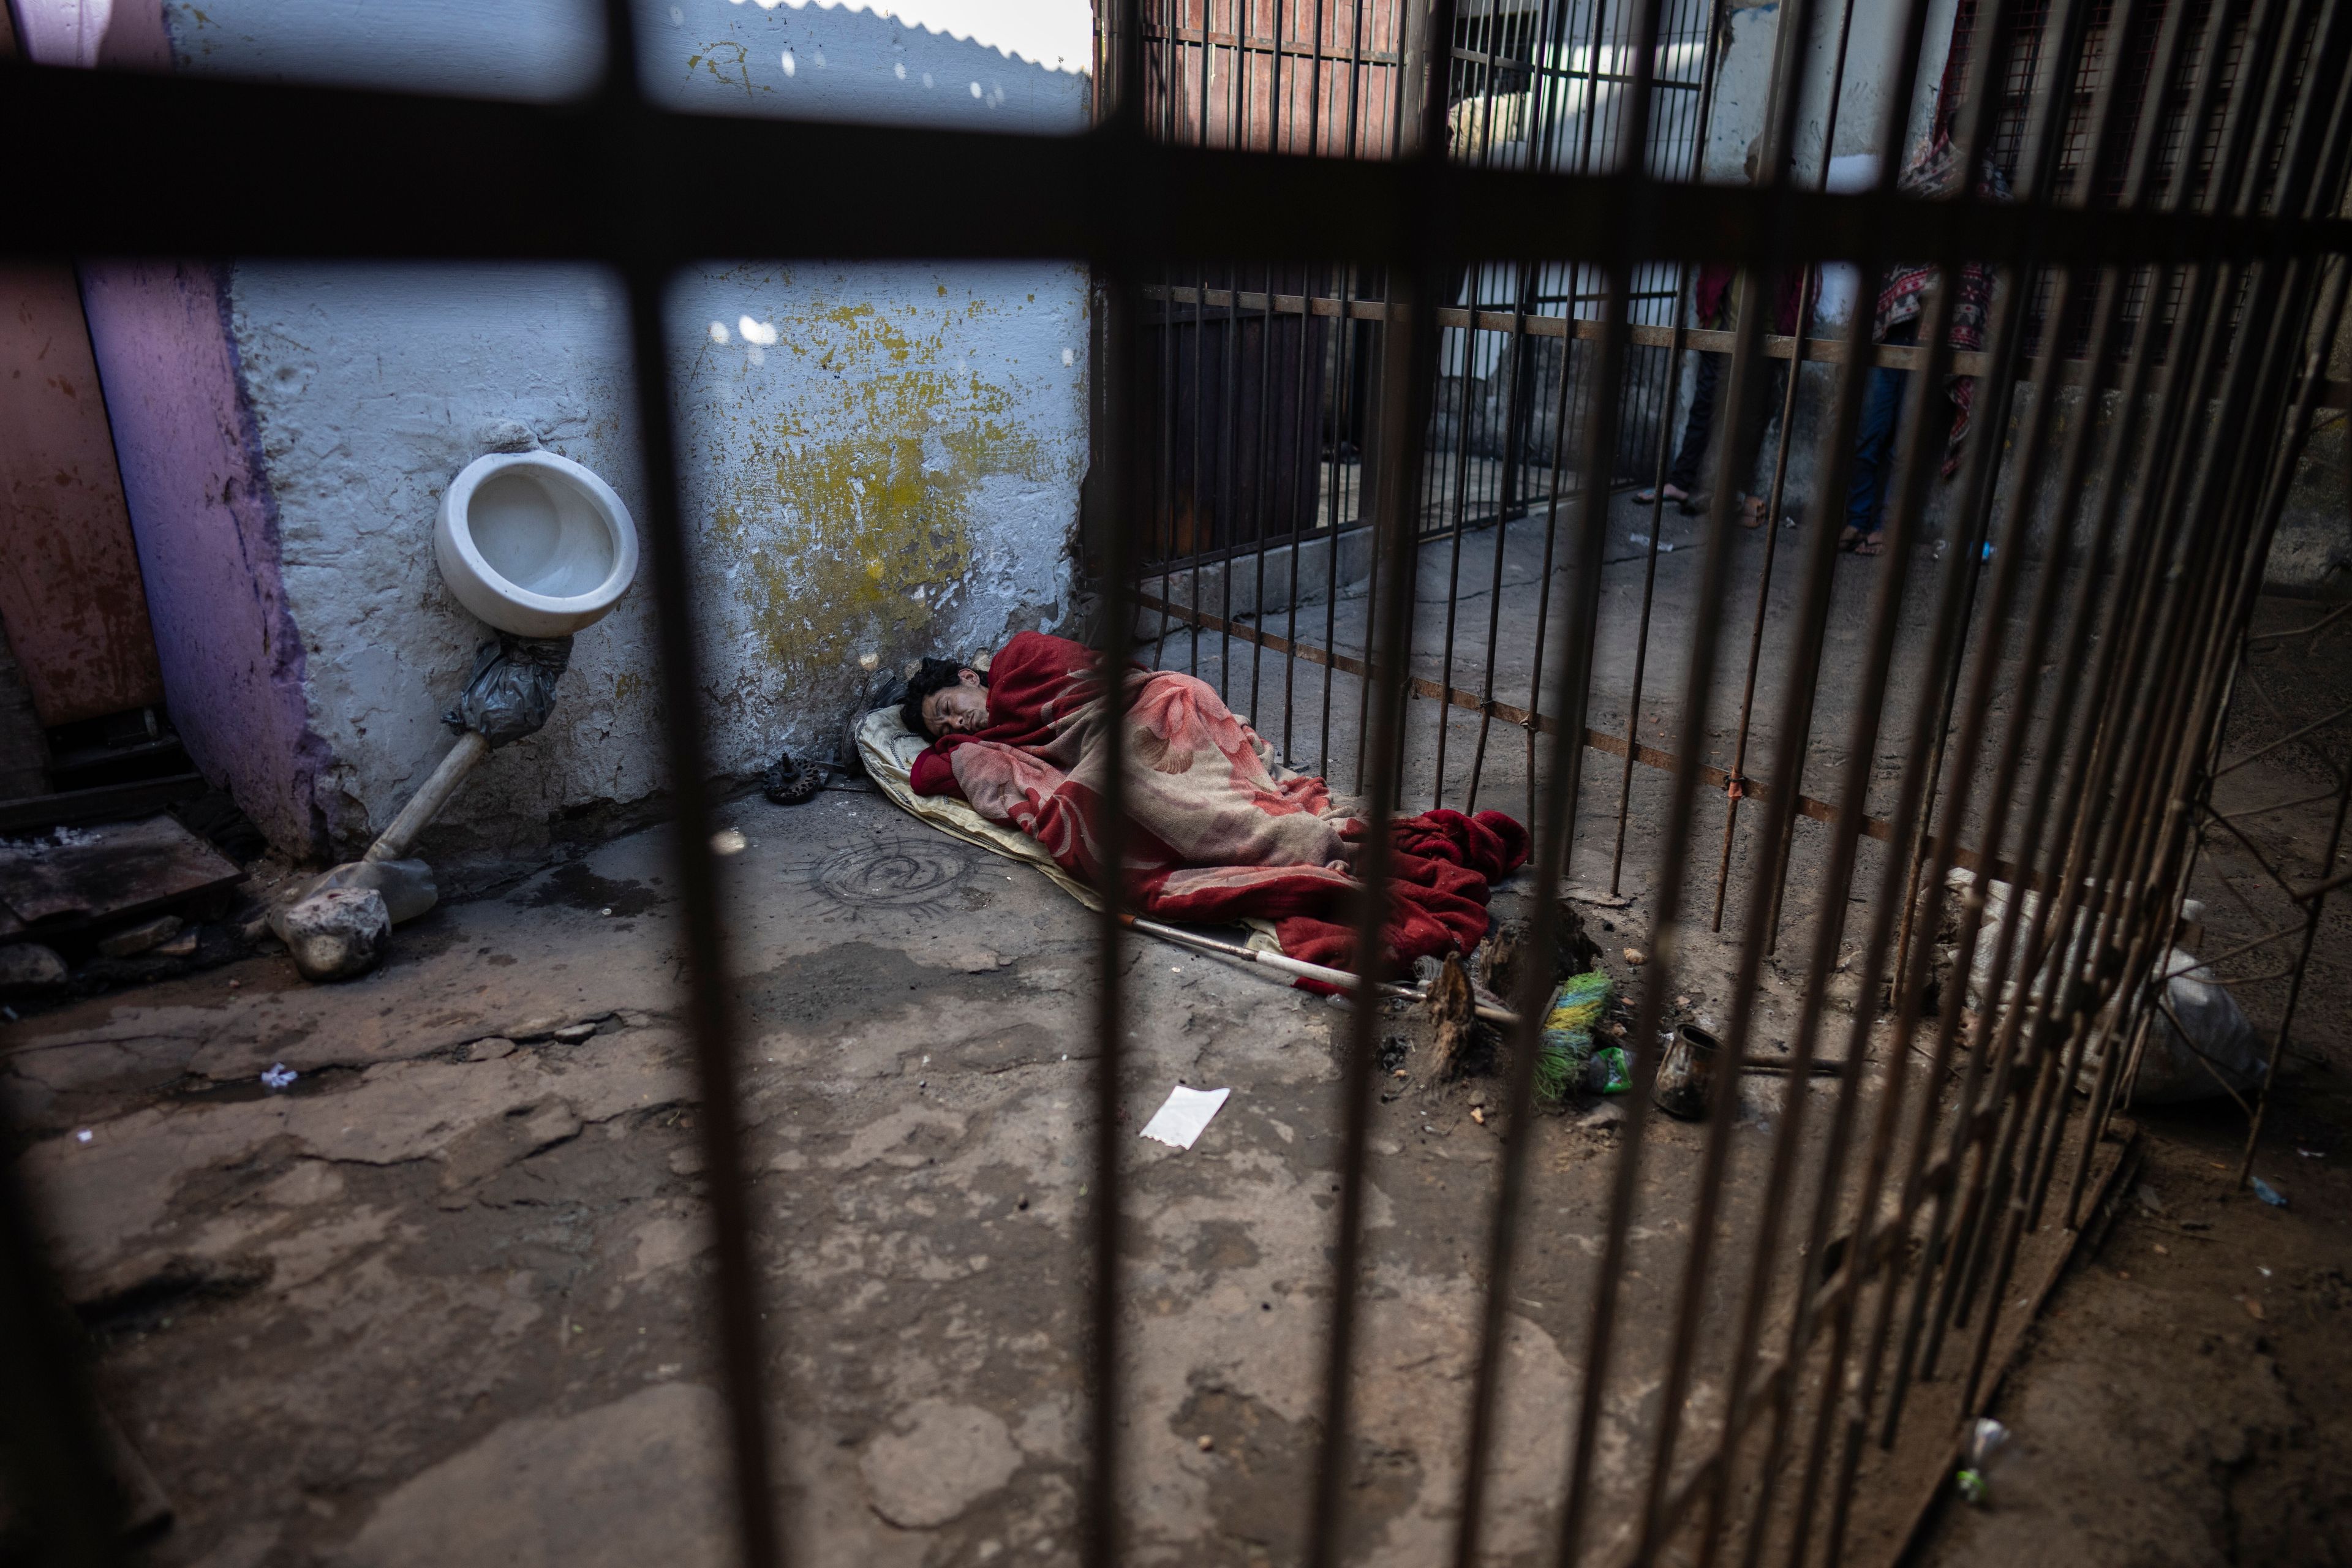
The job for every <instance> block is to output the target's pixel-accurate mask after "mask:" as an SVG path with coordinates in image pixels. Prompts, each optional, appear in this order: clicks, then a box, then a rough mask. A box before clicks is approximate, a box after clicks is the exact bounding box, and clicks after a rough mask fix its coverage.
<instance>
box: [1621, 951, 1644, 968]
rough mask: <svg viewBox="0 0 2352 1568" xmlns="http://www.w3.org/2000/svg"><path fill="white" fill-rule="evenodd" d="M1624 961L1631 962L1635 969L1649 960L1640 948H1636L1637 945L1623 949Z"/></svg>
mask: <svg viewBox="0 0 2352 1568" xmlns="http://www.w3.org/2000/svg"><path fill="white" fill-rule="evenodd" d="M1625 962H1626V963H1630V964H1633V966H1634V967H1635V968H1637V969H1638V968H1640V967H1641V966H1642V965H1643V963H1648V962H1649V960H1648V958H1647V956H1646V955H1644V954H1643V952H1642V950H1641V949H1640V948H1638V947H1629V948H1627V949H1626V950H1625Z"/></svg>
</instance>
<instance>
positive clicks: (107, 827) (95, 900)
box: [0, 816, 245, 940]
mask: <svg viewBox="0 0 2352 1568" xmlns="http://www.w3.org/2000/svg"><path fill="white" fill-rule="evenodd" d="M244 877H245V873H244V872H242V871H240V870H239V869H237V868H236V866H234V865H232V864H230V862H229V861H228V860H227V859H226V858H223V857H222V856H221V854H220V853H219V851H217V850H215V848H214V847H212V846H211V845H209V844H207V843H205V841H204V840H203V839H201V838H199V837H196V836H195V835H194V834H193V833H191V832H189V831H188V830H187V829H186V828H184V827H183V826H180V825H179V824H178V823H177V822H174V821H173V819H172V818H171V817H169V816H151V817H149V818H147V819H146V820H145V821H143V822H110V823H106V824H103V825H101V826H96V827H59V828H57V829H55V830H53V831H52V832H50V833H48V834H46V835H42V836H40V837H34V838H29V839H0V940H5V939H6V938H8V937H11V936H15V935H17V934H19V933H22V934H26V935H44V936H46V935H47V934H48V933H50V932H58V933H79V932H81V931H89V930H92V929H95V928H98V927H100V926H111V925H114V924H117V923H118V922H127V921H132V920H135V919H142V918H149V919H152V917H153V916H155V915H157V914H161V913H163V912H164V911H166V910H168V909H170V908H172V907H173V906H175V905H180V904H184V903H186V902H188V901H190V900H195V899H197V898H200V897H202V896H203V895H205V894H206V893H209V892H213V891H215V890H217V889H224V888H228V887H232V886H234V885H236V883H237V882H239V881H241V880H243V879H244Z"/></svg>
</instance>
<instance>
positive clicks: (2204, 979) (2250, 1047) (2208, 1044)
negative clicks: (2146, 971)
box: [2084, 947, 2270, 1105]
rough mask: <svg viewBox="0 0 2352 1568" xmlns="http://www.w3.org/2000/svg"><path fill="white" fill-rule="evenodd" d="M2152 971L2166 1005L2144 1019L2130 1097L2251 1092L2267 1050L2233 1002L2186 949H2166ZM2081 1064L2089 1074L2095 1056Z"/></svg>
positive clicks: (2155, 1101)
mask: <svg viewBox="0 0 2352 1568" xmlns="http://www.w3.org/2000/svg"><path fill="white" fill-rule="evenodd" d="M2157 973H2158V975H2159V976H2161V977H2162V978H2163V982H2164V1000H2165V1004H2166V1005H2165V1006H2163V1007H2159V1008H2158V1009H2157V1011H2156V1016H2154V1017H2153V1018H2151V1019H2150V1020H2149V1021H2148V1028H2147V1046H2146V1047H2145V1048H2143V1049H2142V1050H2141V1052H2140V1059H2139V1076H2138V1078H2137V1079H2135V1080H2134V1082H2133V1086H2132V1102H2133V1103H2134V1104H2147V1105H2166V1104H2172V1103H2176V1102H2179V1101H2181V1100H2212V1099H2217V1098H2219V1097H2220V1096H2221V1095H2224V1094H2230V1093H2235V1094H2238V1095H2241V1096H2245V1095H2252V1094H2253V1093H2255V1092H2256V1091H2257V1090H2259V1089H2261V1088H2262V1084H2263V1078H2264V1077H2265V1075H2267V1074H2268V1072H2269V1070H2270V1053H2269V1051H2268V1049H2267V1048H2266V1047H2264V1046H2263V1038H2262V1037H2261V1035H2259V1034H2257V1033H2256V1032H2255V1030H2254V1026H2253V1024H2252V1021H2250V1020H2249V1019H2248V1018H2247V1017H2246V1014H2245V1009H2244V1008H2242V1007H2241V1006H2239V1005H2238V999H2237V998H2236V997H2234V996H2232V995H2231V994H2230V993H2229V992H2228V991H2227V990H2226V989H2224V988H2223V987H2222V985H2221V983H2220V982H2219V981H2217V980H2215V979H2214V977H2213V972H2212V971H2211V970H2210V969H2208V968H2206V967H2205V966H2204V965H2203V964H2202V963H2199V962H2198V961H2197V959H2196V957H2195V955H2194V954H2191V953H2187V952H2182V951H2180V949H2179V948H2177V947H2175V948H2168V949H2167V950H2166V952H2165V959H2164V962H2163V964H2162V966H2161V967H2160V968H2158V971H2157ZM2176 1020H2177V1021H2178V1022H2177V1024H2176ZM2183 1030H2186V1031H2187V1033H2186V1034H2184V1033H2182V1031H2183ZM2084 1070H2085V1071H2087V1072H2090V1073H2092V1074H2093V1075H2094V1076H2095V1075H2096V1071H2097V1063H2096V1061H2095V1059H2093V1060H2086V1061H2085V1063H2084Z"/></svg>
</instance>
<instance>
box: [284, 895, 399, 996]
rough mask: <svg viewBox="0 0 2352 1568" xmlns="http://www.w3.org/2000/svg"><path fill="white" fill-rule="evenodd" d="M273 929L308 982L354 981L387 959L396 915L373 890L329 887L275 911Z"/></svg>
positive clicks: (381, 896)
mask: <svg viewBox="0 0 2352 1568" xmlns="http://www.w3.org/2000/svg"><path fill="white" fill-rule="evenodd" d="M269 929H270V930H272V931H276V932H277V933H278V941H280V942H284V943H285V944H286V951H287V952H290V953H292V954H293V955H294V967H295V968H296V969H298V970H299V971H301V973H302V978H303V979H305V980H350V979H352V978H355V977H356V976H359V975H362V974H365V973H367V972H368V971H369V970H371V969H373V968H374V967H375V966H376V965H377V964H378V963H382V962H383V950H384V944H385V942H386V940H387V939H388V938H390V936H391V935H392V915H391V913H390V912H389V911H388V910H386V909H385V908H384V902H383V894H382V893H379V892H377V891H376V890H375V889H373V888H329V889H326V890H325V891H324V892H319V893H312V894H310V896H309V897H307V898H303V899H299V900H296V901H295V902H293V903H291V904H288V905H285V906H284V907H282V908H280V909H278V910H276V911H274V912H273V913H272V914H271V915H270V917H269Z"/></svg>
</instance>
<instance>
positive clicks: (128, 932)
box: [98, 915, 184, 958]
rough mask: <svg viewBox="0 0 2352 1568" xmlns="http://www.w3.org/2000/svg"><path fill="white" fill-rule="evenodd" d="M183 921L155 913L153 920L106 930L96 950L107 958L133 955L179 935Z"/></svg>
mask: <svg viewBox="0 0 2352 1568" xmlns="http://www.w3.org/2000/svg"><path fill="white" fill-rule="evenodd" d="M183 924H184V921H181V919H180V917H179V916H177V915H157V916H156V917H155V918H154V919H153V920H149V921H140V922H139V923H138V924H137V925H130V926H124V927H123V928H122V929H121V931H108V932H107V933H106V934H105V935H104V936H102V937H100V938H99V939H98V951H99V952H100V953H102V954H103V955H105V956H106V957H108V958H131V957H135V956H137V955H138V954H140V953H142V952H147V951H148V950H149V949H150V948H156V947H161V946H163V944H164V943H165V942H169V941H171V940H172V939H173V937H175V936H177V935H179V934H180V928H181V926H182V925H183Z"/></svg>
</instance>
